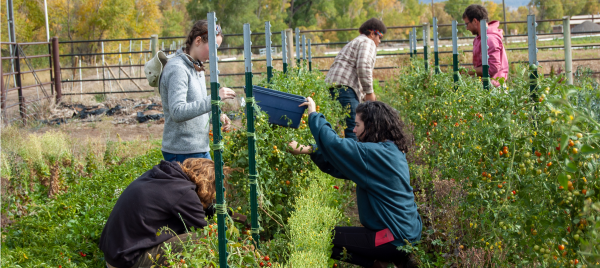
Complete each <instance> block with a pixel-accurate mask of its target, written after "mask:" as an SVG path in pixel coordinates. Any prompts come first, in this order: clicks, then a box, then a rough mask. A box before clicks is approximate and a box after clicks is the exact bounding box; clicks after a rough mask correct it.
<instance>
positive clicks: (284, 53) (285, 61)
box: [281, 30, 288, 74]
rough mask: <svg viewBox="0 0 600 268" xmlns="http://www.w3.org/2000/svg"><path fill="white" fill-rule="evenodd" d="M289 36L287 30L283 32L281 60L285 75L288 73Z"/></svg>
mask: <svg viewBox="0 0 600 268" xmlns="http://www.w3.org/2000/svg"><path fill="white" fill-rule="evenodd" d="M287 48H288V46H287V34H286V33H285V30H283V31H281V60H282V61H283V73H284V74H285V73H287V68H288V58H287Z"/></svg>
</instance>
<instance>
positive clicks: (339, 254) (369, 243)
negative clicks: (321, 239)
mask: <svg viewBox="0 0 600 268" xmlns="http://www.w3.org/2000/svg"><path fill="white" fill-rule="evenodd" d="M375 233H376V232H374V231H371V230H369V229H367V228H364V227H335V228H334V237H333V252H332V253H331V258H332V259H336V260H341V259H342V258H344V256H343V252H344V248H346V252H347V253H348V257H347V258H346V259H345V260H343V261H344V262H348V263H352V264H356V265H360V266H364V267H371V266H372V265H373V263H374V262H375V260H378V261H384V262H394V263H404V262H405V261H406V260H408V254H406V253H405V252H402V251H399V250H397V249H396V246H394V245H393V244H392V243H387V244H383V245H380V246H378V247H376V246H375Z"/></svg>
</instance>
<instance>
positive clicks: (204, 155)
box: [162, 152, 212, 164]
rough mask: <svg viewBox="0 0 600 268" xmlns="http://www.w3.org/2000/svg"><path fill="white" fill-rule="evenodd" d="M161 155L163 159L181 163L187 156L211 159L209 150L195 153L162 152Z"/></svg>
mask: <svg viewBox="0 0 600 268" xmlns="http://www.w3.org/2000/svg"><path fill="white" fill-rule="evenodd" d="M162 155H163V157H164V158H165V161H169V162H179V163H182V164H183V161H185V160H186V159H188V158H206V159H210V160H212V159H211V158H210V153H209V152H205V153H195V154H172V153H167V152H162Z"/></svg>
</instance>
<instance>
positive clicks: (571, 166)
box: [563, 159, 577, 187]
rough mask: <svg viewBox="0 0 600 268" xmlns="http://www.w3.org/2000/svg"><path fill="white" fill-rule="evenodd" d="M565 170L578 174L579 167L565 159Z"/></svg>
mask: <svg viewBox="0 0 600 268" xmlns="http://www.w3.org/2000/svg"><path fill="white" fill-rule="evenodd" d="M565 170H566V171H567V172H570V173H575V172H577V165H576V164H575V163H573V162H572V161H570V160H569V159H565ZM563 187H564V186H563Z"/></svg>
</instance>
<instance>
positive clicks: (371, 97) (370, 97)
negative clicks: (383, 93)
mask: <svg viewBox="0 0 600 268" xmlns="http://www.w3.org/2000/svg"><path fill="white" fill-rule="evenodd" d="M365 100H366V101H376V100H377V96H375V92H373V93H370V94H366V95H365Z"/></svg>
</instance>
